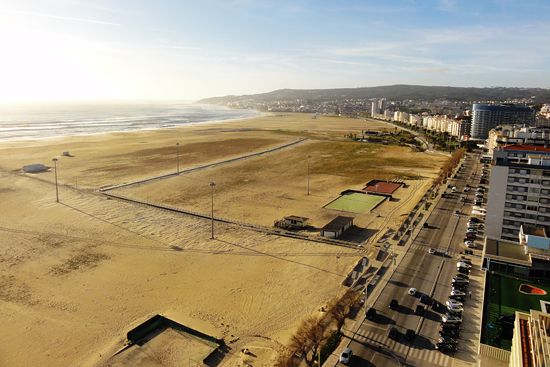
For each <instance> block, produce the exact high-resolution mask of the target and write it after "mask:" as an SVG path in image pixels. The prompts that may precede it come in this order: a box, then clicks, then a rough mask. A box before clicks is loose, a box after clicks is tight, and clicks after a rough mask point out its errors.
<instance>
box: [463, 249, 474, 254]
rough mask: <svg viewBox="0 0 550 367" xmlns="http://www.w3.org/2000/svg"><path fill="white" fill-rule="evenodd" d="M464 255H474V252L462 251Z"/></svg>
mask: <svg viewBox="0 0 550 367" xmlns="http://www.w3.org/2000/svg"><path fill="white" fill-rule="evenodd" d="M464 253H465V254H466V255H473V254H474V251H473V250H464Z"/></svg>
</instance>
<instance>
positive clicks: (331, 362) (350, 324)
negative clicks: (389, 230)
mask: <svg viewBox="0 0 550 367" xmlns="http://www.w3.org/2000/svg"><path fill="white" fill-rule="evenodd" d="M446 189H447V186H446V185H443V184H442V185H441V187H440V188H439V190H438V193H437V196H436V197H435V199H433V202H432V204H431V205H430V207H429V208H428V210H423V209H422V210H419V211H418V212H417V217H418V216H419V215H420V214H423V215H422V219H421V220H420V221H419V222H418V223H416V226H415V227H414V228H413V230H412V232H411V234H410V235H409V237H408V238H407V240H406V242H405V243H404V245H403V246H398V245H397V243H398V240H388V243H389V244H390V247H389V249H391V251H392V252H393V254H394V256H395V258H396V260H397V261H396V263H395V264H394V265H393V266H392V265H391V262H392V260H393V259H392V258H391V257H389V256H388V258H387V259H386V260H385V262H384V263H382V266H381V267H380V268H379V269H382V268H383V267H385V268H386V269H389V271H385V273H384V274H383V276H382V277H381V278H380V279H379V281H378V283H377V285H376V287H375V289H374V290H373V291H372V292H371V293H370V294H368V295H367V297H368V298H367V300H366V302H365V306H364V307H365V308H364V310H367V309H368V308H369V307H372V305H373V304H374V303H375V302H376V301H377V299H378V297H379V296H380V294H381V293H382V291H383V290H384V288H385V287H386V284H387V283H388V281H389V280H390V279H391V277H392V275H393V274H394V272H395V270H396V269H397V268H398V267H399V265H400V264H401V261H402V260H403V258H404V257H405V256H404V255H405V254H406V253H407V252H408V251H409V248H410V247H411V245H412V244H413V242H414V240H415V239H416V237H417V236H418V234H419V233H420V231H421V230H422V228H423V225H424V223H425V222H426V220H427V219H428V217H429V216H430V215H431V213H432V212H433V211H434V210H435V208H436V207H437V205H438V204H439V201H440V200H441V197H442V194H443V192H445V190H446ZM378 263H380V262H377V261H373V262H372V264H373V265H374V264H378ZM364 317H365V312H364V311H359V312H357V314H356V316H355V318H354V319H346V322H345V323H344V326H343V329H347V330H350V331H351V332H352V333H353V334H355V333H357V331H358V330H359V328H360V327H361V324H362V323H363V321H364ZM342 335H343V336H342V341H341V342H340V345H339V346H338V347H337V348H336V349H335V350H334V352H333V353H332V354H331V355H330V356H329V357H328V358H327V359H326V361H325V362H324V363H323V366H325V367H332V366H336V365H337V364H338V359H339V356H340V354H341V353H342V351H343V350H344V349H345V348H347V347H348V346H349V344H350V343H351V340H350V339H349V338H348V337H346V336H345V335H344V333H342ZM381 352H383V353H384V350H381ZM387 352H389V353H390V354H391V351H387Z"/></svg>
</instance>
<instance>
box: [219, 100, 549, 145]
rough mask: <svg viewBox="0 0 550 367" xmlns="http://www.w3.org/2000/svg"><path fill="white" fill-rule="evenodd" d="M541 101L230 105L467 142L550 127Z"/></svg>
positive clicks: (246, 102) (229, 103) (546, 107)
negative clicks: (397, 126)
mask: <svg viewBox="0 0 550 367" xmlns="http://www.w3.org/2000/svg"><path fill="white" fill-rule="evenodd" d="M534 102H535V97H531V98H517V99H511V100H505V101H497V100H484V101H476V102H474V103H472V102H470V101H452V100H447V99H436V100H413V99H407V100H390V99H387V98H384V97H382V98H347V99H331V100H306V99H300V98H298V99H282V100H274V101H258V100H257V99H255V98H243V99H239V100H235V101H227V102H226V103H225V105H226V106H228V107H231V108H239V109H256V110H259V111H265V112H303V113H313V114H324V115H338V116H347V117H370V118H375V119H379V120H384V121H390V122H398V123H402V124H405V125H409V126H411V127H413V128H419V129H424V130H427V131H433V132H438V133H444V134H447V135H448V136H450V137H454V138H456V139H458V140H461V141H467V140H484V139H486V138H487V137H488V136H489V131H490V130H491V129H492V128H495V127H496V126H498V125H501V124H520V125H525V126H532V127H550V104H535V103H534Z"/></svg>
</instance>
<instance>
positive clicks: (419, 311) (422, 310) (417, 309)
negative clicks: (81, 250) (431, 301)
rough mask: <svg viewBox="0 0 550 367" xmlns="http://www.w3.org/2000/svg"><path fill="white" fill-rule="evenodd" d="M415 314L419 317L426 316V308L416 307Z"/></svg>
mask: <svg viewBox="0 0 550 367" xmlns="http://www.w3.org/2000/svg"><path fill="white" fill-rule="evenodd" d="M414 314H415V315H418V316H422V315H424V306H422V305H416V309H415V310H414Z"/></svg>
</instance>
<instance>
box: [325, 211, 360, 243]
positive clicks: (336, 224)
mask: <svg viewBox="0 0 550 367" xmlns="http://www.w3.org/2000/svg"><path fill="white" fill-rule="evenodd" d="M352 225H353V217H345V216H343V215H339V216H337V217H336V218H334V219H333V220H331V221H330V222H328V223H327V224H325V226H324V227H323V228H321V236H323V237H327V238H338V237H340V236H341V235H342V234H343V233H344V232H345V231H346V230H348V229H349V228H350V227H351V226H352Z"/></svg>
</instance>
